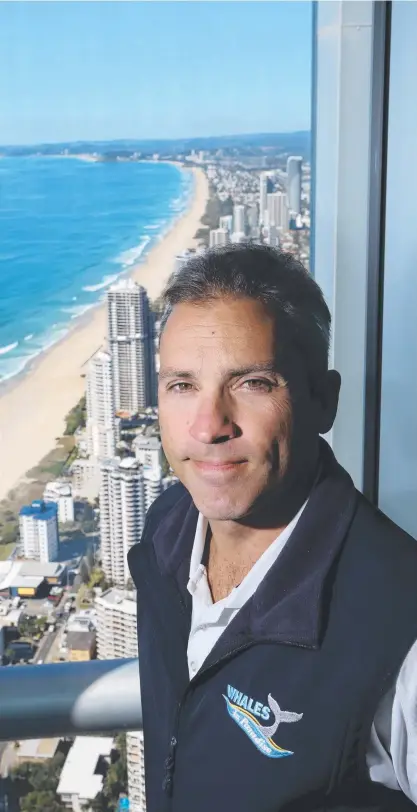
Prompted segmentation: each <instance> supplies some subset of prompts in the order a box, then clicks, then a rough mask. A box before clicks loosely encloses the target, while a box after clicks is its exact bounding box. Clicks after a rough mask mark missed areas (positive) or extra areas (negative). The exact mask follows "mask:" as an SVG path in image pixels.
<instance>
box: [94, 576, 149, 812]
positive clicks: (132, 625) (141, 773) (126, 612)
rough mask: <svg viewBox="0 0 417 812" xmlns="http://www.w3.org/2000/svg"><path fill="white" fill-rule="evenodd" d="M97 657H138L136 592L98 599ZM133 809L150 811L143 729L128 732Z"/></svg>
mask: <svg viewBox="0 0 417 812" xmlns="http://www.w3.org/2000/svg"><path fill="white" fill-rule="evenodd" d="M95 608H96V610H97V657H98V659H99V660H114V659H118V658H120V657H123V658H127V657H137V656H138V642H137V630H136V625H137V624H136V616H137V610H136V592H125V591H124V590H121V589H109V590H107V592H104V593H103V595H101V596H100V597H99V598H96V600H95ZM126 756H127V773H128V786H129V801H130V812H146V796H145V761H144V750H143V734H142V731H132V732H128V733H126Z"/></svg>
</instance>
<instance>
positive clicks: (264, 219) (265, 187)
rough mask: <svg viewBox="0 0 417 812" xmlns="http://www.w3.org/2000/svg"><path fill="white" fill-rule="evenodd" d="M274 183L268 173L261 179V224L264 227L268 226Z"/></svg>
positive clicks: (263, 173) (262, 175)
mask: <svg viewBox="0 0 417 812" xmlns="http://www.w3.org/2000/svg"><path fill="white" fill-rule="evenodd" d="M273 188H274V186H273V183H272V180H271V178H270V177H269V175H267V174H266V172H262V174H261V176H260V178H259V222H260V223H261V224H262V225H267V224H268V195H269V194H271V193H272V191H273Z"/></svg>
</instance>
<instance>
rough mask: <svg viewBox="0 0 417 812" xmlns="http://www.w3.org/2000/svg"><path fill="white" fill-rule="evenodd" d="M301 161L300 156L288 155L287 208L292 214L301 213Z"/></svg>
mask: <svg viewBox="0 0 417 812" xmlns="http://www.w3.org/2000/svg"><path fill="white" fill-rule="evenodd" d="M302 167H303V159H302V157H301V156H300V155H290V157H289V158H288V161H287V199H288V208H289V209H290V211H292V212H294V214H300V213H301V175H302Z"/></svg>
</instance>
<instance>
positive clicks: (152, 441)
mask: <svg viewBox="0 0 417 812" xmlns="http://www.w3.org/2000/svg"><path fill="white" fill-rule="evenodd" d="M132 448H133V451H134V452H135V457H136V459H137V460H138V461H139V462H140V464H141V465H143V467H144V468H148V469H150V470H152V471H156V472H158V471H160V469H161V467H162V462H163V453H162V444H161V441H160V440H159V438H158V437H146V436H144V435H143V434H138V436H137V437H135V439H134V440H133V443H132Z"/></svg>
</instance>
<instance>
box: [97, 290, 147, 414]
mask: <svg viewBox="0 0 417 812" xmlns="http://www.w3.org/2000/svg"><path fill="white" fill-rule="evenodd" d="M107 309H108V339H109V348H110V354H111V358H112V374H113V388H114V401H115V409H116V414H117V413H120V412H122V413H125V414H127V415H134V414H136V413H137V412H138V411H139V410H140V409H143V408H146V407H147V406H154V405H155V403H156V372H155V352H154V316H153V313H152V311H151V309H150V307H149V300H148V297H147V294H146V291H145V289H144V288H142V287H141V286H140V285H137V284H136V283H135V282H133V280H131V279H123V280H120V281H119V282H118V283H117V284H116V285H112V286H111V288H110V289H109V291H108V294H107Z"/></svg>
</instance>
